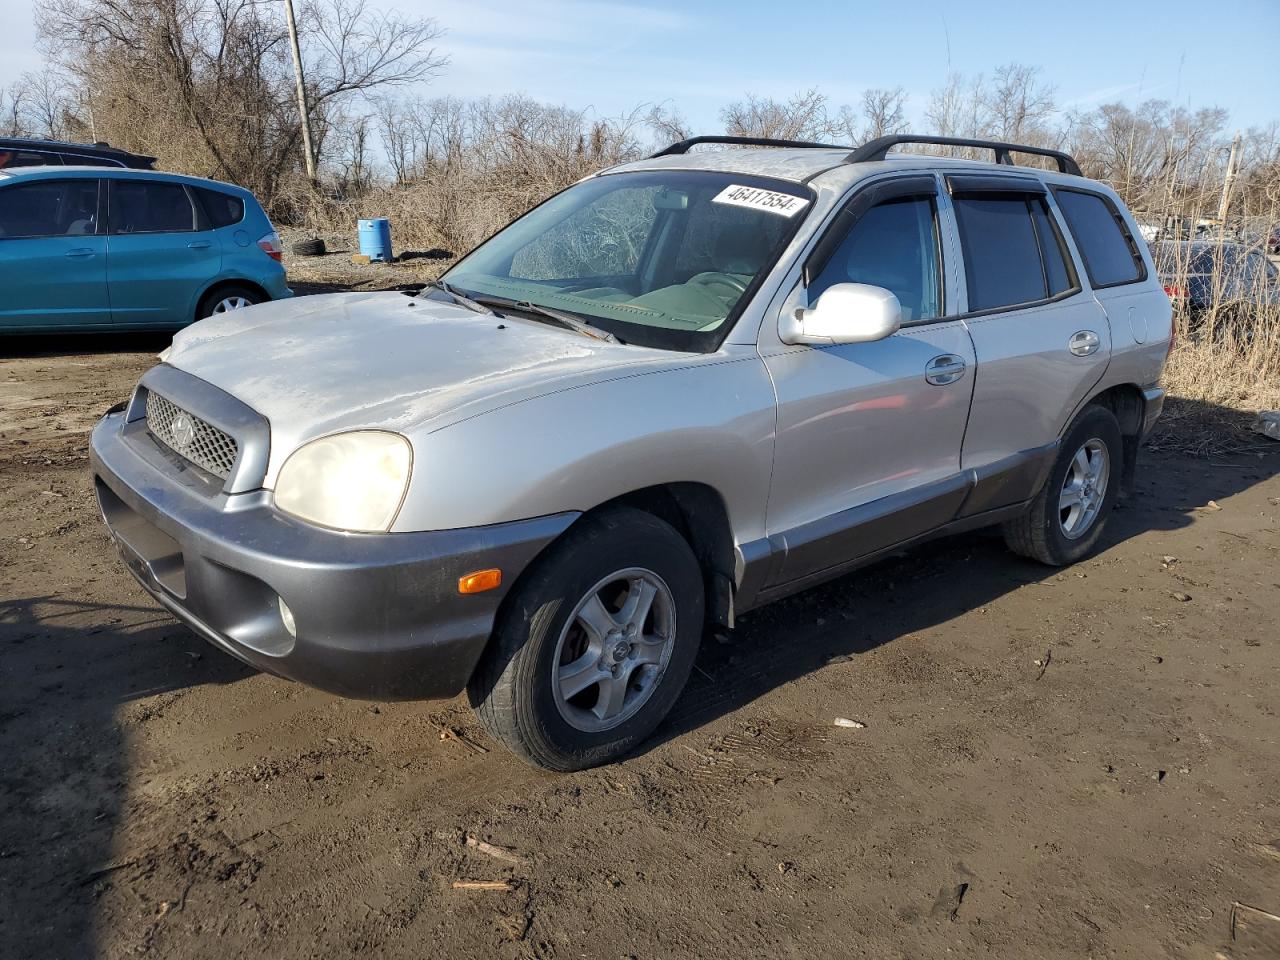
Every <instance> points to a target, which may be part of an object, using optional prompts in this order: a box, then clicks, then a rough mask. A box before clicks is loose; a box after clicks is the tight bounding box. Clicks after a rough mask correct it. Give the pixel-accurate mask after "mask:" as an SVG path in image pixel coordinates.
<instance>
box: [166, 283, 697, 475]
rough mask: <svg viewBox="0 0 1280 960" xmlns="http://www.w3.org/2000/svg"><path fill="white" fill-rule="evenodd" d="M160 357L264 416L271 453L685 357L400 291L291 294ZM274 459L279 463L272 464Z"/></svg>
mask: <svg viewBox="0 0 1280 960" xmlns="http://www.w3.org/2000/svg"><path fill="white" fill-rule="evenodd" d="M166 360H167V362H168V363H169V364H170V365H172V366H175V367H178V368H179V369H181V370H185V371H186V372H187V373H190V374H192V375H194V376H197V377H200V378H201V379H202V380H207V381H208V382H209V383H212V384H214V385H215V386H217V387H220V388H221V389H223V390H225V391H226V392H227V393H230V394H232V395H233V396H235V397H236V398H238V399H239V400H241V401H243V402H244V403H246V404H248V405H249V406H250V407H252V408H253V409H254V410H256V411H257V412H258V413H260V414H262V415H263V416H265V417H266V418H267V420H269V421H270V423H271V433H272V460H273V461H275V460H276V452H277V451H281V453H282V454H287V453H288V452H291V451H292V450H293V449H294V448H295V447H296V446H297V445H298V444H299V443H301V442H304V441H306V440H308V439H311V438H312V437H316V436H320V435H322V434H326V433H333V432H335V431H338V430H346V429H357V428H361V427H377V428H380V429H384V430H395V431H398V432H408V431H409V430H411V429H413V428H419V429H423V428H425V429H427V430H434V429H438V428H439V427H441V426H445V425H446V424H448V423H452V422H456V421H457V420H460V419H463V418H465V417H470V416H474V415H476V414H478V413H482V412H484V411H486V410H492V409H495V408H497V407H500V406H505V405H507V404H510V403H516V402H519V401H521V400H525V399H528V398H530V397H534V396H538V395H541V394H544V393H549V392H555V391H557V390H561V389H566V388H568V387H572V386H580V385H583V384H586V383H591V382H594V381H597V380H602V379H609V378H611V377H613V376H617V375H625V374H627V373H633V372H635V373H639V372H644V371H645V370H646V369H648V368H651V369H655V370H656V369H667V368H671V367H675V366H682V365H684V364H686V363H688V361H689V358H688V357H687V356H686V355H684V354H680V353H673V352H670V351H666V350H654V349H650V348H646V347H636V346H630V345H624V344H617V343H607V342H605V341H602V340H594V339H591V338H590V337H585V336H583V335H582V334H579V333H575V332H574V331H572V330H566V329H563V328H561V327H557V326H552V325H549V324H544V323H540V322H537V321H531V320H525V319H521V318H518V317H512V316H505V317H502V318H499V317H496V316H490V315H486V314H479V313H474V312H472V311H471V310H468V309H466V308H464V307H460V306H456V305H454V304H451V303H443V302H440V301H437V300H433V299H411V298H409V297H407V296H405V295H404V294H401V293H354V294H330V295H325V296H314V297H298V298H295V299H291V300H282V301H276V302H274V303H267V304H261V305H259V306H256V307H252V308H248V309H245V310H234V311H231V312H229V313H224V314H219V315H218V316H216V317H211V318H209V319H207V320H201V321H200V322H199V323H195V324H192V325H191V326H190V327H187V328H186V329H185V330H182V331H181V332H180V333H178V334H177V336H175V337H174V338H173V346H172V348H171V349H170V352H169V354H168V356H167V358H166ZM273 465H275V464H273Z"/></svg>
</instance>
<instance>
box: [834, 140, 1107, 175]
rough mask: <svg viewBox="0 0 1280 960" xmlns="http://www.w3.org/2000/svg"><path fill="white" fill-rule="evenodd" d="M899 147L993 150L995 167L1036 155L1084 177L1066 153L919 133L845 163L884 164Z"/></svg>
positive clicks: (863, 150) (868, 146) (871, 145)
mask: <svg viewBox="0 0 1280 960" xmlns="http://www.w3.org/2000/svg"><path fill="white" fill-rule="evenodd" d="M900 143H929V144H936V145H938V146H942V147H977V148H979V149H983V150H993V151H995V155H996V163H1004V164H1009V165H1010V166H1012V165H1013V158H1012V157H1010V156H1009V154H1010V152H1015V153H1034V154H1036V155H1037V156H1041V157H1052V158H1053V159H1054V160H1056V161H1057V162H1058V170H1059V171H1060V172H1062V173H1070V174H1074V175H1075V176H1077V177H1080V176H1084V174H1083V173H1081V172H1080V164H1078V163H1076V161H1075V157H1073V156H1071V154H1069V153H1063V152H1062V151H1061V150H1050V149H1048V148H1047V147H1032V146H1028V145H1027V144H1025V143H1003V142H1001V141H999V140H971V139H969V138H968V137H929V136H924V135H921V134H916V133H895V134H891V135H890V136H887V137H877V138H876V139H875V140H870V141H868V142H867V143H864V144H863V145H862V146H860V147H858V148H857V149H856V150H854V151H853V152H852V153H850V154H849V155H848V156H847V157H845V158H844V162H845V163H865V162H867V161H869V160H883V159H884V158H885V155H886V154H888V152H889V151H890V150H891V149H892V148H893V147H896V146H898V144H900Z"/></svg>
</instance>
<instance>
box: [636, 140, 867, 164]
mask: <svg viewBox="0 0 1280 960" xmlns="http://www.w3.org/2000/svg"><path fill="white" fill-rule="evenodd" d="M700 143H726V144H732V145H734V146H739V147H821V148H823V149H826V150H848V149H849V147H847V146H843V145H841V144H838V143H814V142H813V141H811V140H778V139H776V138H774V137H729V136H711V137H690V138H689V139H688V140H678V141H676V142H675V143H673V144H671V146H669V147H664V148H663V149H661V150H659V151H658V152H657V153H655V154H653V156H651V157H650V158H649V159H650V160H652V159H653V158H654V157H670V156H675V155H676V154H681V153H688V152H689V148H690V147H696V146H697V145H698V144H700Z"/></svg>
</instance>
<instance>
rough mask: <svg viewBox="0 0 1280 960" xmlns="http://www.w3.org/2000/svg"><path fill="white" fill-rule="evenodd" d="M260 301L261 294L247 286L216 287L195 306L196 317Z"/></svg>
mask: <svg viewBox="0 0 1280 960" xmlns="http://www.w3.org/2000/svg"><path fill="white" fill-rule="evenodd" d="M262 301H263V296H262V294H260V293H258V292H257V291H256V290H250V289H249V288H248V287H234V286H233V287H218V288H217V289H215V290H210V291H209V292H208V293H206V294H205V295H204V299H203V300H201V301H200V306H199V307H197V308H196V319H197V320H203V319H205V318H206V317H211V316H213V315H214V314H215V313H225V312H227V311H228V310H240V309H243V308H244V307H251V306H253V305H254V304H255V303H261V302H262Z"/></svg>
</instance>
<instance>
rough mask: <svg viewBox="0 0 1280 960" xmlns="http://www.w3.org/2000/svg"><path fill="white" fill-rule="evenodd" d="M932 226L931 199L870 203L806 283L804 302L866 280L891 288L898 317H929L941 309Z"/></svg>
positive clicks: (904, 318) (916, 198) (936, 255)
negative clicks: (833, 288) (836, 287)
mask: <svg viewBox="0 0 1280 960" xmlns="http://www.w3.org/2000/svg"><path fill="white" fill-rule="evenodd" d="M938 262H939V258H938V231H937V229H936V227H935V218H934V209H933V201H932V200H930V199H929V198H927V197H905V198H903V199H901V200H889V201H887V202H885V203H882V204H879V205H878V206H875V207H872V208H871V209H870V210H868V211H867V212H866V213H865V214H863V216H862V217H861V218H860V219H859V220H858V222H857V223H855V224H854V225H853V227H852V228H851V229H850V230H849V232H848V234H846V235H845V238H844V240H842V241H841V242H840V246H838V247H837V248H836V250H835V252H834V253H833V254H832V255H831V259H830V260H828V261H827V263H826V265H825V266H823V268H822V272H821V273H819V274H818V276H817V277H816V278H815V279H814V282H813V283H811V284H810V285H809V303H810V304H811V305H812V304H813V303H815V302H817V299H818V297H819V296H821V294H822V291H824V290H826V289H827V287H829V286H831V285H832V284H835V283H869V284H871V285H873V286H876V287H884V288H885V289H886V290H890V291H892V292H893V294H894V296H896V297H897V298H898V302H899V303H900V304H902V319H903V320H904V321H911V320H932V319H934V318H936V317H938V316H939V315H940V314H941V312H942V296H941V282H940V280H939V270H938Z"/></svg>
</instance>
